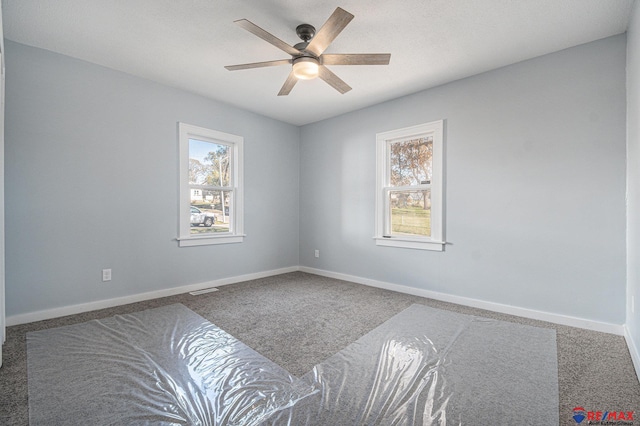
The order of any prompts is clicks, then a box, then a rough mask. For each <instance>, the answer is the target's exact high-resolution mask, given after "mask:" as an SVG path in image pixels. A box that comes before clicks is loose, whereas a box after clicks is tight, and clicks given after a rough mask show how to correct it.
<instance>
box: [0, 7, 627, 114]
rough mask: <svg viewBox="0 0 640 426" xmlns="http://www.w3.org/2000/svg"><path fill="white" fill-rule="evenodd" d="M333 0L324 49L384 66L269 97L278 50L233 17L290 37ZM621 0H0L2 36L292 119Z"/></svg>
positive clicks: (616, 21) (519, 51)
mask: <svg viewBox="0 0 640 426" xmlns="http://www.w3.org/2000/svg"><path fill="white" fill-rule="evenodd" d="M337 6H340V7H342V8H343V9H345V10H347V11H349V12H351V13H352V14H354V15H355V19H354V20H353V21H351V23H350V24H349V25H348V26H347V27H346V29H345V30H344V31H343V32H342V33H341V34H340V35H339V36H338V38H337V39H336V40H335V41H334V42H333V43H332V44H331V46H330V47H329V48H328V49H327V51H326V53H391V63H390V64H389V65H388V66H331V67H330V68H331V69H332V71H334V72H335V73H336V74H337V75H338V76H340V77H341V78H342V79H343V80H345V81H346V82H347V83H348V84H349V85H351V87H353V90H351V91H350V92H348V93H346V94H344V95H341V94H339V93H338V92H337V91H335V90H334V89H332V88H331V87H330V86H328V85H327V84H326V83H324V82H323V81H321V80H312V81H301V82H299V83H298V84H297V85H296V86H295V87H294V89H293V91H292V92H291V94H290V95H289V96H284V97H278V96H276V95H277V93H278V91H279V90H280V87H281V86H282V84H283V83H284V81H285V79H286V77H287V75H288V73H289V71H290V68H289V66H280V67H271V68H260V69H250V70H242V71H233V72H232V71H227V70H226V69H225V68H224V66H225V65H234V64H242V63H248V62H259V61H267V60H273V59H288V58H289V56H288V55H287V54H286V53H284V52H282V51H280V50H278V49H277V48H275V47H273V46H272V45H270V44H268V43H267V42H265V41H263V40H261V39H259V38H258V37H256V36H254V35H252V34H250V33H248V32H247V31H245V30H243V29H241V28H239V27H237V26H236V25H235V24H233V21H235V20H237V19H241V18H246V19H248V20H250V21H252V22H253V23H255V24H256V25H258V26H260V27H262V28H263V29H265V30H267V31H269V32H271V33H272V34H274V35H275V36H276V37H278V38H280V39H282V40H284V41H286V42H288V43H289V44H291V45H293V44H295V43H297V42H299V41H300V40H299V39H298V38H297V36H296V34H295V27H296V26H297V25H298V24H301V23H309V24H312V25H314V26H315V27H316V28H318V29H319V28H320V27H321V26H322V24H323V23H324V22H325V20H326V19H327V18H328V17H329V15H331V13H332V12H333V10H334V9H335V8H336V7H337ZM631 6H632V0H402V1H392V0H368V1H363V0H333V1H326V0H314V1H309V0H253V1H250V0H2V9H3V14H4V19H3V24H4V35H5V38H7V39H9V40H13V41H16V42H18V43H23V44H26V45H29V46H35V47H39V48H43V49H47V50H51V51H54V52H58V53H61V54H64V55H68V56H72V57H75V58H79V59H83V60H85V61H88V62H93V63H96V64H99V65H103V66H105V67H109V68H112V69H115V70H120V71H124V72H126V73H129V74H133V75H136V76H140V77H144V78H146V79H149V80H153V81H156V82H159V83H163V84H166V85H169V86H174V87H178V88H181V89H185V90H188V91H190V92H194V93H198V94H201V95H203V96H206V97H209V98H213V99H217V100H220V101H223V102H226V103H228V104H232V105H235V106H238V107H240V108H244V109H247V110H250V111H254V112H257V113H259V114H263V115H266V116H269V117H273V118H275V119H278V120H282V121H285V122H288V123H292V124H296V125H302V124H307V123H311V122H314V121H318V120H322V119H325V118H328V117H332V116H336V115H339V114H342V113H345V112H348V111H353V110H356V109H360V108H363V107H366V106H369V105H373V104H376V103H379V102H382V101H385V100H389V99H393V98H396V97H399V96H403V95H406V94H410V93H414V92H417V91H419V90H422V89H427V88H430V87H434V86H437V85H440V84H443V83H446V82H450V81H453V80H457V79H460V78H464V77H467V76H470V75H474V74H478V73H480V72H483V71H487V70H491V69H495V68H498V67H501V66H505V65H508V64H512V63H515V62H519V61H522V60H525V59H529V58H532V57H535V56H540V55H543V54H546V53H550V52H554V51H558V50H561V49H565V48H568V47H571V46H575V45H578V44H582V43H587V42H590V41H593V40H597V39H600V38H604V37H608V36H611V35H615V34H620V33H623V32H624V31H626V28H627V25H628V20H629V13H630V10H631Z"/></svg>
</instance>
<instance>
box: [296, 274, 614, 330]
mask: <svg viewBox="0 0 640 426" xmlns="http://www.w3.org/2000/svg"><path fill="white" fill-rule="evenodd" d="M299 270H300V271H302V272H307V273H310V274H315V275H321V276H324V277H329V278H335V279H339V280H343V281H351V282H354V283H357V284H364V285H367V286H371V287H377V288H382V289H385V290H392V291H397V292H399V293H406V294H411V295H414V296H421V297H427V298H429V299H435V300H440V301H443V302H450V303H456V304H458V305H464V306H470V307H473V308H480V309H486V310H489V311H494V312H500V313H503V314H509V315H515V316H519V317H525V318H531V319H535V320H540V321H547V322H552V323H555V324H561V325H568V326H570V327H577V328H584V329H587V330H593V331H600V332H603V333H609V334H615V335H618V336H622V335H623V334H624V330H623V326H622V324H612V323H606V322H599V321H593V320H589V319H586V318H578V317H572V316H567V315H561V314H554V313H550V312H544V311H536V310H534V309H528V308H520V307H517V306H510V305H503V304H500V303H494V302H487V301H484V300H478V299H471V298H468V297H462V296H456V295H452V294H447V293H439V292H437V291H431V290H424V289H420V288H415V287H409V286H405V285H401V284H392V283H388V282H384V281H377V280H372V279H369V278H362V277H358V276H354V275H347V274H341V273H339V272H331V271H325V270H322V269H315V268H309V267H307V266H301V267H300V269H299Z"/></svg>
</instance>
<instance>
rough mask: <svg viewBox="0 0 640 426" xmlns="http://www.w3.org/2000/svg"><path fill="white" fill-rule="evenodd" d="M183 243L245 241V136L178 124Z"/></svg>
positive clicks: (202, 243)
mask: <svg viewBox="0 0 640 426" xmlns="http://www.w3.org/2000/svg"><path fill="white" fill-rule="evenodd" d="M178 132H179V146H180V214H179V218H180V223H179V229H180V232H179V235H180V236H179V238H178V241H179V243H180V247H188V246H199V245H207V244H225V243H239V242H242V240H243V237H244V234H243V226H242V225H243V220H242V219H243V211H242V205H243V203H242V201H243V198H242V145H243V138H242V137H240V136H235V135H230V134H227V133H222V132H218V131H215V130H209V129H205V128H202V127H196V126H192V125H190V124H185V123H178Z"/></svg>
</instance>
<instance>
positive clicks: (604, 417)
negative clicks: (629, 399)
mask: <svg viewBox="0 0 640 426" xmlns="http://www.w3.org/2000/svg"><path fill="white" fill-rule="evenodd" d="M634 414H635V412H634V411H587V410H585V409H584V408H583V407H575V408H574V409H573V420H575V421H576V423H578V424H580V423H582V422H583V421H584V420H585V419H586V420H587V421H588V422H589V423H588V424H590V425H601V424H613V423H610V422H614V421H615V422H620V421H624V423H616V424H628V425H632V424H633V415H634ZM603 422H606V423H603ZM626 422H631V423H626Z"/></svg>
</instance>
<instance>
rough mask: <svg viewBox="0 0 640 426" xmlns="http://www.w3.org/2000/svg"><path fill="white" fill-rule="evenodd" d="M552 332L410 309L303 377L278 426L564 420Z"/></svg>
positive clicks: (272, 421)
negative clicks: (303, 388) (304, 394)
mask: <svg viewBox="0 0 640 426" xmlns="http://www.w3.org/2000/svg"><path fill="white" fill-rule="evenodd" d="M557 371H558V367H557V355H556V335H555V330H551V329H543V328H538V327H530V326H525V325H520V324H514V323H508V322H503V321H497V320H491V319H486V318H482V317H475V316H469V315H462V314H457V313H454V312H449V311H443V310H439V309H434V308H429V307H426V306H422V305H412V306H411V307H409V308H407V309H406V310H404V311H403V312H401V313H399V314H398V315H396V316H394V317H393V318H391V319H390V320H388V321H387V322H385V323H384V324H382V325H381V326H379V327H377V328H376V329H374V330H373V331H371V332H370V333H368V334H366V335H365V336H363V337H362V338H360V339H358V340H357V341H356V342H354V343H353V344H351V345H349V346H348V347H346V348H345V349H344V350H342V351H340V352H338V353H337V354H336V355H334V356H332V357H331V358H329V359H327V360H326V361H324V362H322V363H320V364H318V365H317V366H315V367H314V368H313V370H312V371H311V372H309V373H308V374H306V375H305V376H303V377H302V380H304V381H305V382H306V383H308V384H309V385H311V386H313V387H314V388H316V389H318V390H319V392H318V393H317V394H315V395H312V396H311V397H309V398H306V399H302V400H300V401H298V402H297V403H296V404H295V405H292V406H291V407H289V408H288V409H286V410H283V411H279V412H277V413H275V414H274V415H273V417H272V418H271V419H270V420H269V422H268V424H273V425H517V424H536V425H537V424H539V425H554V424H558V372H557Z"/></svg>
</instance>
